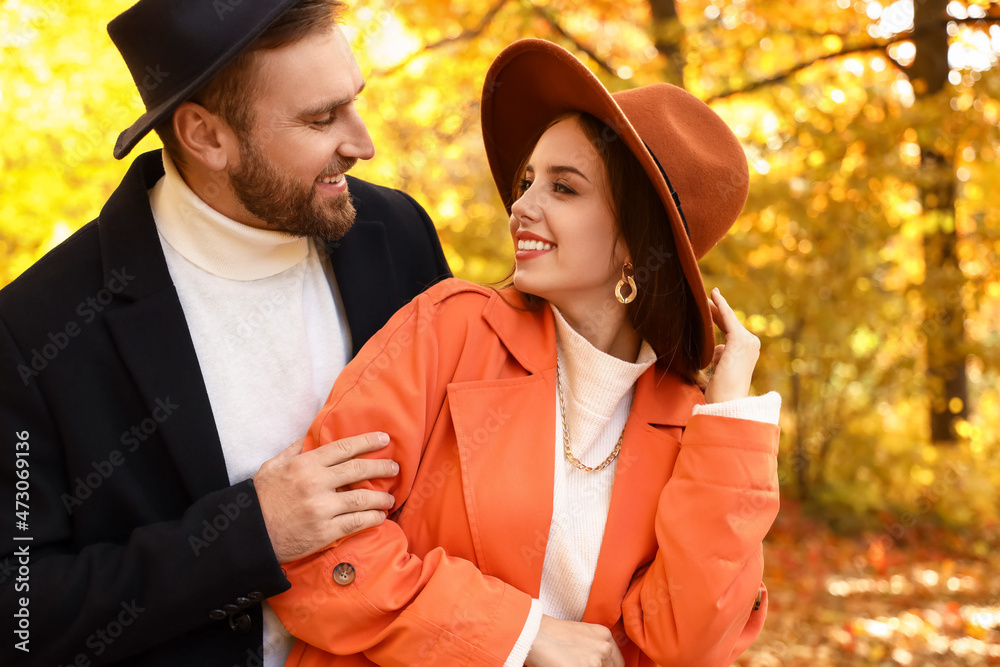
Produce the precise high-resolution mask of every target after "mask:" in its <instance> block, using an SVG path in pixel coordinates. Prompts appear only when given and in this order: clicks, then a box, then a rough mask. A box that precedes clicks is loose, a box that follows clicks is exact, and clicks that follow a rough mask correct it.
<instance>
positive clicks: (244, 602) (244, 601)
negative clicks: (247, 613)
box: [236, 596, 254, 609]
mask: <svg viewBox="0 0 1000 667" xmlns="http://www.w3.org/2000/svg"><path fill="white" fill-rule="evenodd" d="M253 604H254V601H253V600H251V599H250V598H245V597H242V596H240V597H238V598H236V606H238V607H239V608H240V609H246V608H247V607H250V606H252V605H253Z"/></svg>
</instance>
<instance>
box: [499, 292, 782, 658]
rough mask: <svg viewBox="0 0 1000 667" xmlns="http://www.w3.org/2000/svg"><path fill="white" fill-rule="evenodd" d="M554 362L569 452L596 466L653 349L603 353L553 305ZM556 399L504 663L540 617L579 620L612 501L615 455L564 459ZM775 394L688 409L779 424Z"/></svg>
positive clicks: (530, 639) (523, 651) (525, 647)
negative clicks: (539, 526)
mask: <svg viewBox="0 0 1000 667" xmlns="http://www.w3.org/2000/svg"><path fill="white" fill-rule="evenodd" d="M552 312H553V314H554V315H555V322H556V341H557V353H558V363H559V366H560V369H561V372H560V375H561V378H562V387H563V394H564V396H565V399H566V421H567V424H568V426H569V432H570V447H571V449H572V450H573V455H574V456H575V457H576V458H577V459H578V460H579V461H580V462H581V463H583V464H584V465H586V466H589V467H594V466H597V465H600V464H601V462H603V461H604V459H606V458H607V456H608V455H609V454H610V453H611V452H612V450H613V449H614V447H615V444H616V443H617V442H618V438H619V437H620V436H621V433H622V429H624V428H625V422H626V421H627V420H628V415H629V412H630V411H631V409H632V397H633V396H634V394H635V383H636V382H637V381H638V379H639V376H641V375H642V374H643V373H644V372H645V371H646V369H648V368H649V367H650V366H652V365H653V363H654V362H655V361H656V353H655V352H654V351H653V349H652V347H650V345H649V344H648V343H647V342H646V341H643V342H642V346H641V347H640V349H639V355H638V357H637V358H636V360H635V363H629V362H627V361H623V360H621V359H618V358H617V357H614V356H611V355H610V354H606V353H604V352H602V351H600V350H598V349H597V348H596V347H594V346H593V345H591V344H590V342H589V341H587V339H586V338H584V337H583V336H581V335H580V334H579V333H577V332H576V331H575V330H574V329H573V328H572V327H571V326H570V325H569V324H568V323H567V322H566V320H565V318H563V316H562V314H561V313H560V312H559V310H558V309H556V308H555V307H554V306H553V307H552ZM554 398H555V409H556V431H555V452H554V455H555V478H554V480H553V487H552V523H551V525H550V526H549V539H548V542H547V544H546V547H545V561H544V562H543V565H542V583H541V589H540V592H539V596H538V599H537V600H532V602H531V611H530V612H529V614H528V619H527V621H525V624H524V628H523V630H522V631H521V635H520V636H519V637H518V640H517V643H516V644H515V646H514V649H513V650H512V651H511V653H510V655H509V656H508V658H507V661H506V663H505V665H506V666H507V667H518V666H520V665H523V664H524V660H525V658H526V657H527V656H528V653H529V651H530V649H531V645H532V643H534V641H535V637H536V636H537V635H538V628H539V625H540V624H541V621H542V615H543V614H544V615H547V616H552V617H554V618H559V619H563V620H569V621H579V620H580V619H581V618H583V612H584V609H585V608H586V606H587V599H588V598H589V597H590V587H591V586H592V585H593V583H594V572H595V571H596V569H597V557H598V555H599V554H600V550H601V542H602V541H603V539H604V528H605V525H606V523H607V520H608V509H609V508H610V506H611V490H612V487H613V485H614V479H615V470H616V469H617V464H618V460H617V459H615V460H614V461H613V462H612V463H611V464H609V465H608V467H606V468H604V469H603V470H600V471H596V472H585V471H583V470H580V469H578V468H576V467H574V466H573V464H571V463H570V462H569V461H567V460H566V456H565V454H564V451H563V422H562V414H561V411H560V408H559V399H558V397H554ZM780 411H781V397H780V396H779V395H778V394H777V393H776V392H770V393H768V394H765V395H764V396H758V397H750V398H743V399H739V400H734V401H727V402H725V403H713V404H711V405H698V406H695V408H694V410H693V414H712V415H717V416H722V417H735V418H738V419H753V420H756V421H763V422H768V423H772V424H777V423H778V416H779V413H780Z"/></svg>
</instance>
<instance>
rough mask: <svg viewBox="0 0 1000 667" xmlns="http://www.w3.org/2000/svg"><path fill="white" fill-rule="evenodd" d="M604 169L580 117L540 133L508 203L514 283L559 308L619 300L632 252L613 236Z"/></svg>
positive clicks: (576, 308) (596, 305)
mask: <svg viewBox="0 0 1000 667" xmlns="http://www.w3.org/2000/svg"><path fill="white" fill-rule="evenodd" d="M606 171H607V170H606V169H605V167H604V163H603V162H602V161H601V157H600V155H599V154H598V152H597V150H596V149H595V148H594V146H593V145H592V144H591V142H590V141H589V140H588V139H587V135H586V134H584V132H583V129H582V128H581V127H580V124H579V121H578V120H577V119H576V118H574V117H571V118H567V119H565V120H562V121H560V122H558V123H556V124H555V125H553V126H552V127H550V128H549V129H548V130H546V131H545V133H544V134H543V135H542V136H541V138H540V139H539V140H538V144H537V145H536V146H535V150H534V151H533V152H532V153H531V157H530V158H529V159H528V164H527V167H526V168H525V172H524V174H522V175H521V178H522V179H523V180H522V181H521V187H520V188H519V189H520V198H519V199H518V200H517V201H515V202H514V205H513V206H512V207H511V216H510V233H511V236H512V237H513V239H514V247H515V250H516V252H515V255H514V258H515V262H516V265H515V270H514V286H515V287H517V289H519V290H520V291H522V292H526V293H528V294H534V295H535V296H539V297H542V298H543V299H546V300H547V301H549V302H550V303H553V304H555V306H556V307H557V308H559V309H560V310H561V311H575V312H580V309H581V308H595V309H596V308H601V307H602V305H603V304H606V303H607V301H608V299H609V298H614V289H615V284H616V283H617V282H618V279H619V278H620V277H621V268H622V264H623V263H624V262H625V261H627V259H628V254H627V251H626V249H625V244H624V242H621V241H616V232H617V228H618V225H617V222H616V221H615V217H614V214H613V213H612V206H611V202H610V201H609V200H608V190H609V188H608V177H607V173H606Z"/></svg>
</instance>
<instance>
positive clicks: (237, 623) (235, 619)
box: [229, 612, 250, 634]
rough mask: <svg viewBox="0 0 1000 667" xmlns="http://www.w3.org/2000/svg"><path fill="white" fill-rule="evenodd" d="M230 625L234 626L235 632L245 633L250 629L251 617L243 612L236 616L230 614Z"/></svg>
mask: <svg viewBox="0 0 1000 667" xmlns="http://www.w3.org/2000/svg"><path fill="white" fill-rule="evenodd" d="M229 627H230V628H232V630H233V632H236V633H238V634H243V633H244V632H246V631H247V630H249V629H250V617H249V616H247V615H246V614H244V613H242V612H241V613H239V614H237V615H236V616H230V617H229Z"/></svg>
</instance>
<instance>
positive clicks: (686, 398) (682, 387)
mask: <svg viewBox="0 0 1000 667" xmlns="http://www.w3.org/2000/svg"><path fill="white" fill-rule="evenodd" d="M483 319H485V320H486V322H487V323H488V324H489V325H490V327H492V328H493V330H494V331H495V332H496V334H497V336H498V337H499V338H500V340H501V341H502V342H503V344H504V346H505V347H506V348H507V349H508V350H509V351H510V353H511V354H512V355H514V358H515V359H517V362H518V363H519V364H521V365H522V366H523V367H524V369H525V370H526V371H528V372H529V373H532V374H536V373H543V372H545V371H548V370H554V369H555V367H556V339H555V322H554V321H553V316H552V311H551V310H550V309H549V308H538V309H537V310H529V309H528V302H527V300H526V299H525V297H524V295H523V294H521V293H520V292H518V291H517V290H515V289H513V288H505V289H503V290H501V291H499V292H494V293H493V295H492V296H491V297H490V300H489V303H488V304H487V305H486V308H485V309H484V310H483ZM664 394H669V395H670V396H676V397H677V400H675V401H663V400H660V397H662V396H663V395H664ZM704 402H705V396H704V394H703V393H702V392H701V390H700V389H698V388H697V387H695V386H694V385H690V384H688V383H687V382H685V381H684V380H682V379H681V377H680V376H678V375H677V374H676V373H672V372H670V371H665V370H663V369H661V368H659V367H658V366H657V365H654V366H652V367H650V368H649V369H648V370H647V371H646V372H645V373H643V374H642V375H641V376H640V377H639V381H638V383H637V384H636V392H635V398H634V399H633V403H632V413H633V414H634V415H636V417H637V418H638V419H641V420H642V421H643V422H645V423H647V424H651V425H659V426H685V425H687V422H688V419H690V418H691V406H692V405H695V404H702V403H704Z"/></svg>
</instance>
